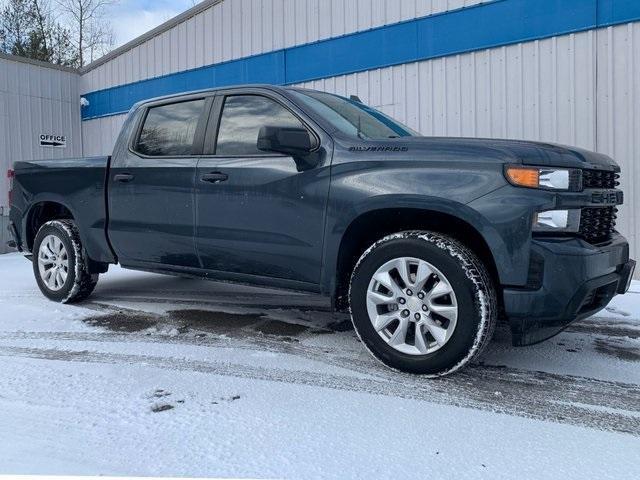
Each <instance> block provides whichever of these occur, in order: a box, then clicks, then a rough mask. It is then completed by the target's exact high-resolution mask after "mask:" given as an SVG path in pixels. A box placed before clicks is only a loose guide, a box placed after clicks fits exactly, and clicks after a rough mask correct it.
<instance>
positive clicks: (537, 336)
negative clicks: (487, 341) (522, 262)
mask: <svg viewBox="0 0 640 480" xmlns="http://www.w3.org/2000/svg"><path fill="white" fill-rule="evenodd" d="M531 258H532V267H531V268H532V270H533V271H535V272H536V273H537V277H538V281H537V283H538V285H536V287H537V288H535V289H532V288H531V287H529V288H505V289H504V297H503V298H504V308H505V312H506V315H507V317H508V318H509V322H510V324H511V333H512V337H513V344H514V345H516V346H524V345H531V344H534V343H538V342H541V341H543V340H546V339H548V338H551V337H553V336H554V335H557V334H558V333H560V332H561V331H562V330H563V329H564V328H566V327H567V326H568V325H569V324H570V323H571V322H572V321H574V320H577V319H580V318H585V317H588V316H590V315H593V314H594V313H596V312H598V311H600V310H602V309H603V308H604V307H606V306H607V304H608V303H609V302H610V301H611V299H612V298H613V297H614V296H615V295H616V294H618V293H624V291H626V289H627V288H628V284H629V281H630V278H631V277H632V276H633V269H634V267H635V262H634V261H633V260H629V244H628V243H627V241H626V239H625V238H624V237H623V236H621V235H617V234H616V235H615V236H614V237H613V238H612V239H611V241H610V242H607V244H606V245H603V246H594V245H590V244H588V243H587V242H585V241H583V240H580V239H577V238H571V239H567V238H538V239H535V240H533V241H532V246H531Z"/></svg>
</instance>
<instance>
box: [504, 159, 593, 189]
mask: <svg viewBox="0 0 640 480" xmlns="http://www.w3.org/2000/svg"><path fill="white" fill-rule="evenodd" d="M505 176H506V177H507V180H509V182H510V183H511V184H512V185H516V186H518V187H527V188H541V189H544V190H565V191H574V192H575V191H579V190H581V172H580V170H576V169H570V168H546V167H522V166H515V165H510V166H507V167H506V168H505Z"/></svg>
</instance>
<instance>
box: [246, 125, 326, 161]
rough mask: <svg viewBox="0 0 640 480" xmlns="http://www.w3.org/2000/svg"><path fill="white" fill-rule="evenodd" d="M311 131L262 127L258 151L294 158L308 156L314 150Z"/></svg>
mask: <svg viewBox="0 0 640 480" xmlns="http://www.w3.org/2000/svg"><path fill="white" fill-rule="evenodd" d="M313 147H314V145H313V144H312V142H311V135H310V134H309V131H308V130H306V129H304V128H294V127H262V128H261V129H260V133H259V134H258V150H262V151H263V152H277V153H284V154H286V155H291V156H292V157H298V156H304V155H307V154H309V153H310V152H311V150H313Z"/></svg>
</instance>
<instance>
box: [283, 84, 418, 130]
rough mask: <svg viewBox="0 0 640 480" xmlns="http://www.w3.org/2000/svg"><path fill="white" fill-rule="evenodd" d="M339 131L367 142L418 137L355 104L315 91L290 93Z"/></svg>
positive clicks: (403, 126) (379, 114)
mask: <svg viewBox="0 0 640 480" xmlns="http://www.w3.org/2000/svg"><path fill="white" fill-rule="evenodd" d="M291 93H293V94H294V95H295V96H296V98H298V99H299V100H300V101H302V102H303V103H304V104H305V105H307V106H308V107H310V108H311V109H313V110H314V111H315V112H316V113H317V114H318V115H320V116H321V117H322V118H324V119H325V120H327V121H328V122H329V123H331V125H333V126H334V127H335V128H337V129H338V130H339V131H341V132H343V133H345V134H347V135H351V136H356V137H359V138H363V139H368V140H380V139H384V138H398V137H417V136H420V134H419V133H417V132H415V131H414V130H411V129H410V128H409V127H406V126H405V125H403V124H401V123H400V122H397V121H396V120H394V119H393V118H391V117H388V116H387V115H385V114H384V113H382V112H379V111H378V110H376V109H374V108H371V107H368V106H366V105H364V104H362V103H360V102H357V101H355V100H349V99H348V98H344V97H339V96H337V95H331V94H329V93H322V92H315V91H292V92H291Z"/></svg>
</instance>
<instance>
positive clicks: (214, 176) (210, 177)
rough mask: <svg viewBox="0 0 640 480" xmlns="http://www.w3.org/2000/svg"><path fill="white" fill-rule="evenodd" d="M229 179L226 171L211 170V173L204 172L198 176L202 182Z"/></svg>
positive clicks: (216, 181)
mask: <svg viewBox="0 0 640 480" xmlns="http://www.w3.org/2000/svg"><path fill="white" fill-rule="evenodd" d="M228 179H229V175H227V174H226V173H220V172H213V173H205V174H204V175H202V176H201V177H200V180H202V181H203V182H209V183H220V182H225V181H227V180H228Z"/></svg>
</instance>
